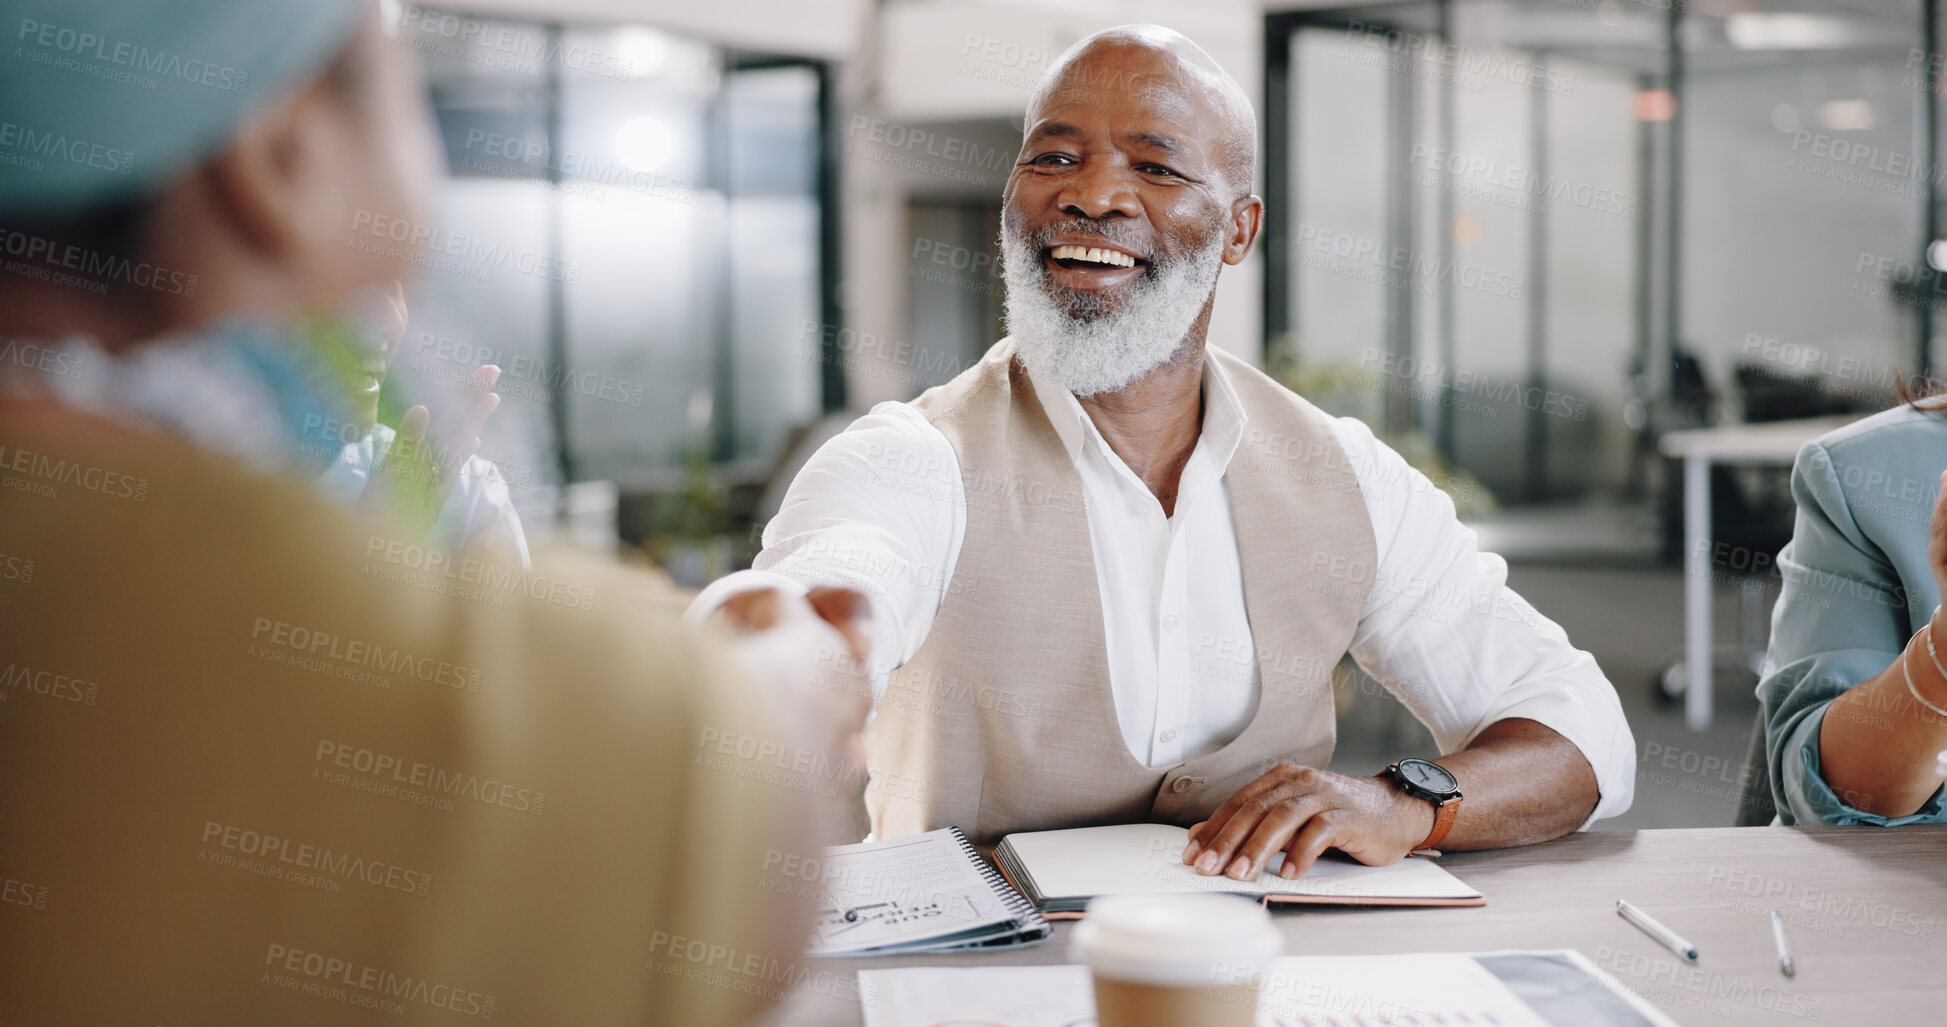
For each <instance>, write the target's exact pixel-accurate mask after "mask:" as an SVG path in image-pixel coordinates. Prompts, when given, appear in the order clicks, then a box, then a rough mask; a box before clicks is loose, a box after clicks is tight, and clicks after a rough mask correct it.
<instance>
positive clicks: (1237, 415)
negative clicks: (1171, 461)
mask: <svg viewBox="0 0 1947 1027" xmlns="http://www.w3.org/2000/svg"><path fill="white" fill-rule="evenodd" d="M1022 369H1023V371H1025V372H1026V374H1027V376H1028V381H1029V383H1031V384H1032V385H1033V386H1034V395H1035V398H1036V399H1038V400H1040V401H1041V410H1042V412H1043V413H1045V414H1047V415H1048V423H1049V424H1052V425H1054V428H1055V435H1056V437H1058V438H1060V439H1061V444H1062V448H1064V449H1066V450H1068V459H1070V460H1075V461H1079V460H1080V459H1081V458H1082V452H1083V449H1084V447H1086V446H1089V445H1095V446H1100V447H1102V450H1103V451H1104V452H1107V451H1109V444H1108V441H1107V440H1106V439H1104V438H1102V433H1101V432H1100V431H1098V430H1097V429H1096V427H1095V422H1094V421H1092V420H1090V419H1089V416H1088V411H1086V410H1083V409H1082V404H1081V401H1080V400H1078V399H1076V398H1075V395H1074V393H1071V392H1068V391H1067V390H1065V389H1061V388H1057V387H1056V386H1054V385H1052V384H1045V383H1043V382H1041V381H1040V380H1038V379H1037V378H1035V376H1034V372H1033V371H1028V370H1027V365H1026V364H1023V365H1022ZM1249 421H1250V418H1249V417H1248V416H1247V415H1246V414H1245V413H1244V404H1243V403H1242V402H1240V401H1239V400H1238V398H1237V390H1236V388H1235V387H1233V386H1232V385H1231V382H1230V375H1228V374H1226V373H1225V372H1224V368H1223V365H1222V364H1219V363H1218V362H1217V361H1216V359H1215V358H1214V357H1212V356H1211V355H1210V351H1209V348H1208V344H1207V343H1206V344H1205V349H1204V354H1203V430H1202V432H1201V433H1200V435H1199V436H1198V438H1197V445H1198V446H1199V447H1201V448H1203V449H1205V450H1206V452H1207V455H1208V456H1209V457H1210V458H1211V459H1212V460H1214V461H1215V463H1216V465H1217V467H1218V469H1219V470H1222V469H1224V468H1227V467H1229V466H1230V459H1231V457H1232V456H1233V455H1235V454H1236V452H1237V444H1238V442H1240V441H1241V440H1242V439H1243V438H1244V427H1245V425H1246V424H1248V423H1249Z"/></svg>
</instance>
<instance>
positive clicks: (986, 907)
mask: <svg viewBox="0 0 1947 1027" xmlns="http://www.w3.org/2000/svg"><path fill="white" fill-rule="evenodd" d="M815 877H816V880H817V883H818V884H819V886H820V888H821V893H820V901H821V906H820V909H819V911H818V917H817V922H816V924H815V925H814V927H813V930H812V936H811V944H810V946H809V947H808V948H807V949H806V952H807V954H809V955H814V956H876V955H891V954H894V953H908V952H937V951H942V950H946V949H968V948H994V947H999V946H1003V945H1023V944H1028V943H1031V942H1037V941H1041V940H1044V939H1046V938H1047V937H1048V935H1049V934H1050V933H1052V931H1053V928H1051V927H1050V926H1049V925H1048V921H1047V920H1046V919H1045V918H1043V917H1042V915H1041V913H1040V912H1039V911H1037V910H1036V909H1035V908H1034V905H1033V904H1032V903H1030V902H1028V900H1027V899H1026V898H1024V897H1022V895H1021V893H1020V892H1018V891H1015V890H1014V887H1013V886H1012V885H1010V884H1008V883H1007V881H1006V880H1005V879H1004V878H1002V877H1001V875H1000V873H999V872H998V871H996V870H995V869H994V868H993V867H992V866H991V865H989V864H988V863H987V861H986V860H984V859H981V858H980V854H979V853H977V852H975V851H974V847H973V845H972V844H970V843H969V842H968V841H967V836H966V835H964V834H962V833H960V829H959V828H957V827H947V828H942V829H940V830H938V831H930V832H928V833H926V834H920V835H913V836H912V837H909V838H894V839H892V840H890V841H883V842H862V843H860V844H858V845H839V846H835V847H833V848H830V849H826V850H825V857H824V862H823V865H821V866H819V867H818V868H817V869H816V871H815Z"/></svg>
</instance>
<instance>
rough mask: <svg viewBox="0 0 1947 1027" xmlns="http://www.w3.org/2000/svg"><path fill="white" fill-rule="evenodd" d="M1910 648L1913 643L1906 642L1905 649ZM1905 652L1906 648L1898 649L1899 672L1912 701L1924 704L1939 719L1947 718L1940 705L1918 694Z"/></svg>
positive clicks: (1946, 713)
mask: <svg viewBox="0 0 1947 1027" xmlns="http://www.w3.org/2000/svg"><path fill="white" fill-rule="evenodd" d="M1927 641H1929V642H1931V641H1933V639H1931V638H1929V639H1928V640H1927ZM1911 648H1913V643H1911V642H1908V643H1907V649H1911ZM1906 654H1907V650H1906V649H1902V650H1900V673H1902V674H1904V675H1906V690H1907V691H1908V692H1909V693H1911V694H1912V695H1913V701H1914V702H1917V703H1919V704H1920V705H1922V706H1925V707H1926V708H1927V709H1929V710H1932V711H1933V712H1934V714H1935V715H1936V716H1939V717H1940V718H1941V719H1943V720H1947V710H1943V709H1941V708H1940V707H1938V706H1935V705H1934V704H1933V703H1930V702H1928V701H1927V697H1926V696H1923V695H1921V694H1920V689H1919V687H1918V686H1916V685H1914V683H1913V668H1912V667H1911V666H1909V665H1908V664H1907V662H1906Z"/></svg>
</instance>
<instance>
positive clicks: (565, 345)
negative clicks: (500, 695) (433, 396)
mask: <svg viewBox="0 0 1947 1027" xmlns="http://www.w3.org/2000/svg"><path fill="white" fill-rule="evenodd" d="M448 18H450V19H452V20H451V21H448V20H446V19H448ZM406 29H407V40H406V41H407V43H408V45H411V46H413V47H414V48H415V49H418V50H419V51H421V53H422V56H423V58H424V60H425V63H426V67H427V71H428V78H429V85H430V88H431V92H432V98H433V104H434V108H435V113H436V115H437V117H438V120H439V127H440V132H441V136H442V138H443V139H444V141H445V147H446V155H447V160H448V163H449V165H450V167H451V170H452V177H451V178H450V180H448V181H447V182H446V183H444V187H443V189H442V190H441V193H440V195H439V197H438V207H437V215H438V223H439V224H440V225H442V226H444V225H451V226H464V228H463V237H460V238H454V237H452V236H447V237H445V238H444V239H443V241H442V243H441V245H440V246H439V247H438V248H437V250H436V252H435V254H434V257H433V266H432V267H430V268H428V269H427V270H428V272H429V273H427V274H424V275H423V276H422V281H421V283H420V289H419V293H420V294H421V295H420V296H418V297H416V300H417V301H418V302H419V303H420V304H423V306H424V307H425V310H424V311H423V318H422V310H420V309H417V308H416V309H415V312H414V314H415V325H416V326H417V325H418V324H420V323H422V321H423V322H424V323H427V324H430V325H434V326H436V329H435V330H436V334H437V337H438V338H437V339H436V340H435V341H434V342H432V343H431V344H430V345H429V346H428V347H427V348H428V352H429V353H430V354H431V359H430V360H422V361H421V363H422V364H424V365H426V366H425V367H422V370H430V371H431V373H432V374H433V375H435V376H444V377H451V376H452V375H453V374H455V373H460V372H463V371H464V370H467V369H470V365H471V364H474V363H480V362H485V360H484V359H481V358H486V359H491V360H493V361H494V362H497V363H500V364H501V365H502V367H503V372H504V373H503V378H502V384H501V386H500V388H499V389H498V391H499V392H500V393H501V394H502V396H503V401H502V406H501V410H500V412H499V413H498V414H497V415H496V418H495V420H496V425H495V429H496V431H499V432H502V433H505V434H509V435H513V436H517V437H519V438H523V439H529V440H534V446H533V448H534V449H535V450H536V461H537V463H539V464H541V465H543V467H544V468H546V469H548V470H550V471H551V470H552V469H553V468H554V467H556V466H557V465H558V466H560V467H561V468H562V469H564V470H565V471H566V473H567V474H568V476H569V477H570V478H572V479H576V480H582V479H613V480H616V481H618V482H620V483H622V485H623V486H624V488H630V487H633V486H641V485H645V484H647V483H655V482H666V481H667V480H668V477H667V472H668V471H670V470H672V469H674V468H677V467H679V466H681V465H682V464H684V463H685V462H686V461H687V460H688V459H690V458H691V457H692V456H694V455H696V454H698V453H702V454H704V455H706V456H707V457H708V458H709V459H711V460H713V461H716V462H724V461H748V462H752V463H756V462H761V461H762V460H764V459H767V458H769V457H771V456H773V455H774V454H775V452H776V450H777V447H778V446H780V445H781V444H782V442H783V439H784V436H785V434H786V432H788V431H789V430H790V429H791V428H792V427H793V426H795V425H798V424H801V423H804V422H806V421H809V420H812V419H814V418H816V417H817V416H818V415H819V413H820V411H821V410H822V409H823V406H824V405H825V403H824V400H826V399H828V398H829V397H827V396H822V395H821V388H820V384H821V374H820V364H819V362H818V359H817V355H816V336H815V335H813V336H811V338H810V347H809V349H807V339H806V336H807V329H806V325H808V324H816V323H817V322H819V321H821V320H822V319H824V318H825V317H826V311H825V309H824V306H823V303H824V292H825V290H824V287H823V284H822V283H823V278H822V274H823V271H822V258H821V254H822V253H823V251H824V249H825V243H824V237H823V233H824V232H826V231H829V230H831V228H830V226H827V225H826V224H824V222H823V220H822V218H821V215H820V211H819V205H818V199H819V190H820V188H821V184H822V183H821V182H820V167H821V164H820V140H821V137H822V133H823V129H822V123H821V119H822V113H821V112H822V109H823V103H824V75H825V70H824V69H823V68H822V67H821V66H819V65H817V64H814V63H809V62H805V61H798V60H793V59H787V58H775V57H761V56H756V55H750V54H744V53H738V52H733V51H727V50H725V49H723V48H720V47H716V46H712V45H708V44H705V43H702V42H698V41H695V40H691V39H685V38H682V37H679V36H676V35H672V34H669V33H665V32H661V31H658V30H655V29H650V28H647V27H643V26H634V25H614V26H591V25H577V26H560V25H545V24H536V23H529V22H520V21H504V20H495V19H485V18H476V17H473V16H470V15H457V14H456V15H450V16H448V15H441V14H438V13H425V14H422V15H421V16H419V17H416V18H414V19H409V21H408V23H407V26H406ZM454 234H455V235H459V234H462V233H461V231H460V229H458V228H457V227H456V230H455V233H454ZM439 272H446V273H439ZM441 340H443V342H442V341H441ZM413 352H414V346H413V345H412V344H410V343H409V345H408V347H407V350H406V354H407V355H408V356H410V355H411V354H412V353H413Z"/></svg>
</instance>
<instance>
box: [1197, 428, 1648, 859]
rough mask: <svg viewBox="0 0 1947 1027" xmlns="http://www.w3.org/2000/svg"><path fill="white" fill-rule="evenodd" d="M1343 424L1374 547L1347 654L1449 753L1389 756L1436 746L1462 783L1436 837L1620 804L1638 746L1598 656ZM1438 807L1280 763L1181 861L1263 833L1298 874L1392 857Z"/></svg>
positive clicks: (1448, 508) (1401, 464)
mask: <svg viewBox="0 0 1947 1027" xmlns="http://www.w3.org/2000/svg"><path fill="white" fill-rule="evenodd" d="M1339 436H1340V441H1341V443H1342V444H1343V445H1344V446H1345V449H1346V453H1347V455H1348V457H1349V458H1350V459H1351V461H1352V464H1353V468H1354V470H1355V472H1356V473H1357V474H1358V477H1359V482H1360V488H1361V491H1362V492H1363V493H1364V496H1365V499H1366V506H1367V509H1368V511H1369V512H1370V514H1371V516H1372V521H1373V535H1374V539H1373V541H1374V544H1375V546H1376V547H1377V550H1378V554H1379V559H1378V567H1377V570H1376V572H1375V575H1374V578H1373V579H1372V587H1371V594H1370V596H1369V598H1368V599H1367V601H1366V604H1365V610H1364V613H1363V615H1362V616H1361V618H1360V622H1359V628H1358V632H1357V633H1356V635H1355V636H1354V638H1353V641H1352V646H1351V655H1352V656H1353V658H1354V659H1355V660H1357V661H1358V663H1359V665H1360V666H1361V667H1362V668H1364V669H1365V670H1366V671H1367V672H1369V673H1370V674H1371V675H1372V677H1373V678H1375V679H1377V680H1378V681H1379V682H1380V683H1381V684H1382V685H1384V686H1385V688H1386V689H1387V690H1388V691H1390V692H1391V693H1392V694H1393V695H1394V696H1396V697H1398V698H1399V700H1400V701H1401V702H1402V703H1404V704H1405V705H1406V707H1407V708H1408V709H1409V710H1411V711H1412V713H1413V715H1414V716H1415V717H1417V718H1418V719H1419V720H1420V722H1421V723H1423V724H1425V725H1426V726H1427V727H1428V729H1429V730H1430V731H1431V732H1432V733H1433V737H1434V743H1435V745H1436V746H1437V747H1438V748H1439V750H1440V753H1443V754H1445V755H1436V754H1434V753H1411V752H1402V753H1398V754H1396V755H1398V756H1415V755H1418V756H1423V757H1429V758H1433V759H1434V760H1435V762H1438V763H1440V764H1441V765H1442V766H1445V767H1446V768H1447V769H1448V770H1450V771H1451V772H1452V773H1453V774H1454V776H1455V777H1456V778H1457V779H1458V781H1459V786H1460V792H1461V796H1462V799H1461V804H1460V806H1459V809H1458V815H1457V817H1456V818H1455V821H1454V825H1453V828H1452V830H1451V831H1450V832H1449V833H1448V835H1447V836H1446V838H1445V839H1443V840H1442V841H1441V844H1440V847H1441V848H1443V849H1464V848H1494V847H1499V846H1506V845H1523V844H1528V843H1531V842H1536V841H1542V840H1545V839H1548V838H1553V837H1556V836H1558V835H1561V834H1565V833H1567V832H1568V831H1571V830H1574V829H1575V828H1576V827H1578V826H1582V825H1586V824H1587V823H1588V822H1589V821H1591V820H1594V819H1596V818H1597V817H1603V816H1613V815H1615V814H1617V813H1620V812H1622V811H1623V810H1624V809H1627V808H1628V806H1629V801H1630V798H1631V797H1632V795H1633V791H1634V778H1633V775H1632V771H1633V768H1634V762H1635V742H1634V739H1633V738H1632V737H1631V736H1630V733H1629V725H1628V722H1627V721H1626V720H1625V719H1624V717H1623V713H1622V705H1621V703H1620V702H1619V701H1618V700H1617V698H1616V693H1615V689H1614V688H1613V687H1612V686H1611V685H1610V684H1609V682H1608V681H1607V680H1606V679H1605V678H1604V677H1603V675H1602V671H1601V670H1600V669H1599V668H1598V667H1597V666H1596V664H1595V660H1594V659H1593V658H1592V657H1590V656H1589V654H1588V653H1586V652H1582V651H1580V650H1578V649H1576V648H1575V647H1574V646H1572V645H1571V644H1570V643H1569V641H1568V637H1567V635H1566V634H1565V633H1563V631H1562V629H1561V628H1560V627H1558V626H1556V625H1555V624H1554V623H1553V622H1551V621H1549V620H1548V619H1547V618H1546V617H1543V616H1541V615H1540V614H1539V613H1537V612H1536V611H1535V609H1534V607H1532V606H1530V605H1529V604H1528V603H1527V601H1526V600H1524V599H1522V598H1521V597H1520V596H1519V595H1517V594H1516V593H1515V592H1514V591H1513V590H1511V589H1509V588H1507V584H1506V580H1507V566H1506V564H1505V563H1504V562H1503V561H1502V560H1501V559H1500V558H1499V557H1497V556H1494V555H1492V554H1483V553H1481V552H1480V551H1479V549H1478V546H1477V545H1476V542H1475V538H1474V533H1473V532H1472V531H1471V530H1469V529H1468V528H1467V527H1465V526H1464V525H1462V524H1461V523H1460V522H1459V520H1458V519H1456V517H1455V516H1454V509H1453V503H1452V501H1451V500H1450V499H1448V498H1447V496H1446V495H1445V494H1444V493H1442V492H1440V491H1439V490H1437V489H1435V488H1434V487H1433V485H1432V483H1431V482H1429V481H1428V480H1427V479H1426V477H1425V476H1424V475H1422V474H1420V473H1419V472H1418V471H1415V470H1413V469H1412V468H1410V467H1409V466H1407V464H1406V462H1405V461H1404V460H1403V459H1402V458H1401V457H1400V456H1399V454H1397V453H1395V452H1393V451H1392V450H1391V449H1389V448H1387V447H1386V446H1384V445H1383V444H1381V443H1379V442H1378V441H1377V440H1376V439H1374V438H1373V437H1372V434H1371V432H1370V431H1369V430H1367V429H1366V428H1365V427H1364V426H1363V425H1360V424H1358V423H1357V422H1354V421H1343V420H1342V421H1341V422H1340V423H1339ZM1372 769H1373V770H1374V771H1377V770H1378V769H1379V768H1378V767H1373V768H1372ZM1240 813H1241V817H1242V820H1241V822H1238V823H1232V821H1233V820H1237V819H1238V817H1237V816H1236V815H1235V814H1240ZM1320 816H1322V817H1323V821H1322V823H1320V824H1318V825H1317V826H1313V827H1310V828H1309V830H1310V832H1311V833H1310V834H1303V833H1302V832H1304V831H1306V830H1307V829H1308V827H1307V825H1308V824H1310V822H1311V820H1312V819H1313V818H1315V817H1320ZM1433 816H1434V813H1433V806H1432V804H1431V803H1429V802H1427V801H1426V800H1423V799H1416V798H1411V797H1409V796H1406V795H1405V794H1403V793H1402V792H1400V791H1399V789H1398V788H1397V786H1395V785H1394V784H1393V783H1392V782H1391V781H1389V780H1385V779H1375V778H1367V777H1363V776H1359V777H1347V776H1344V775H1339V774H1332V773H1329V772H1327V771H1326V770H1325V769H1324V768H1322V767H1321V768H1309V767H1295V766H1291V765H1280V766H1278V767H1276V768H1274V769H1273V770H1271V771H1270V772H1269V773H1267V774H1265V775H1264V776H1263V777H1261V778H1259V779H1258V780H1257V781H1255V782H1252V783H1251V784H1250V785H1247V786H1245V787H1244V788H1243V789H1240V790H1239V792H1238V794H1237V795H1236V796H1233V797H1232V799H1231V801H1230V802H1229V803H1227V804H1226V805H1225V806H1224V807H1222V808H1220V809H1219V811H1218V812H1217V813H1216V814H1215V815H1213V817H1212V820H1211V823H1214V824H1215V825H1216V827H1215V828H1214V829H1212V828H1208V827H1206V828H1205V829H1204V830H1203V831H1201V832H1199V833H1198V834H1197V835H1196V836H1195V837H1196V838H1197V839H1198V840H1199V842H1202V840H1203V839H1205V838H1206V837H1209V838H1214V839H1215V843H1214V845H1213V844H1209V843H1207V842H1206V843H1202V844H1199V843H1193V844H1192V846H1191V847H1190V849H1192V850H1195V851H1190V850H1186V861H1189V862H1193V863H1195V864H1196V865H1197V867H1198V869H1199V870H1200V871H1203V872H1206V873H1223V872H1226V871H1227V870H1229V869H1231V865H1232V864H1233V863H1235V862H1236V857H1237V849H1238V848H1239V846H1240V845H1241V844H1242V843H1243V842H1244V841H1245V840H1246V839H1247V838H1253V837H1254V835H1261V837H1255V838H1254V840H1253V841H1252V843H1251V847H1250V849H1249V851H1251V852H1253V853H1256V854H1257V855H1258V856H1259V857H1260V858H1259V859H1258V860H1257V861H1256V867H1257V868H1261V867H1262V862H1263V858H1264V857H1265V856H1266V855H1267V854H1268V853H1275V852H1277V851H1279V850H1280V849H1282V848H1285V847H1286V846H1288V845H1289V846H1294V851H1295V852H1298V853H1299V854H1300V855H1301V857H1302V858H1300V859H1297V860H1294V868H1295V869H1298V870H1302V869H1303V868H1304V867H1308V866H1309V865H1310V858H1313V857H1315V856H1316V853H1317V852H1318V851H1323V849H1324V848H1327V847H1330V848H1338V849H1341V850H1342V851H1345V852H1346V853H1347V854H1349V855H1352V856H1354V857H1355V858H1358V859H1361V860H1364V861H1366V862H1373V863H1386V862H1392V861H1393V860H1395V859H1398V858H1400V857H1402V856H1404V855H1406V853H1408V852H1410V851H1412V849H1413V848H1414V847H1415V846H1417V845H1419V844H1420V842H1422V841H1423V840H1424V839H1426V837H1427V835H1428V832H1429V830H1430V828H1431V827H1432V826H1433ZM1259 825H1262V827H1261V829H1260V827H1259ZM1409 835H1410V837H1408V836H1409ZM1306 854H1309V855H1308V856H1307V855H1306ZM1240 872H1241V868H1240ZM1252 872H1255V869H1253V871H1252Z"/></svg>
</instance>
